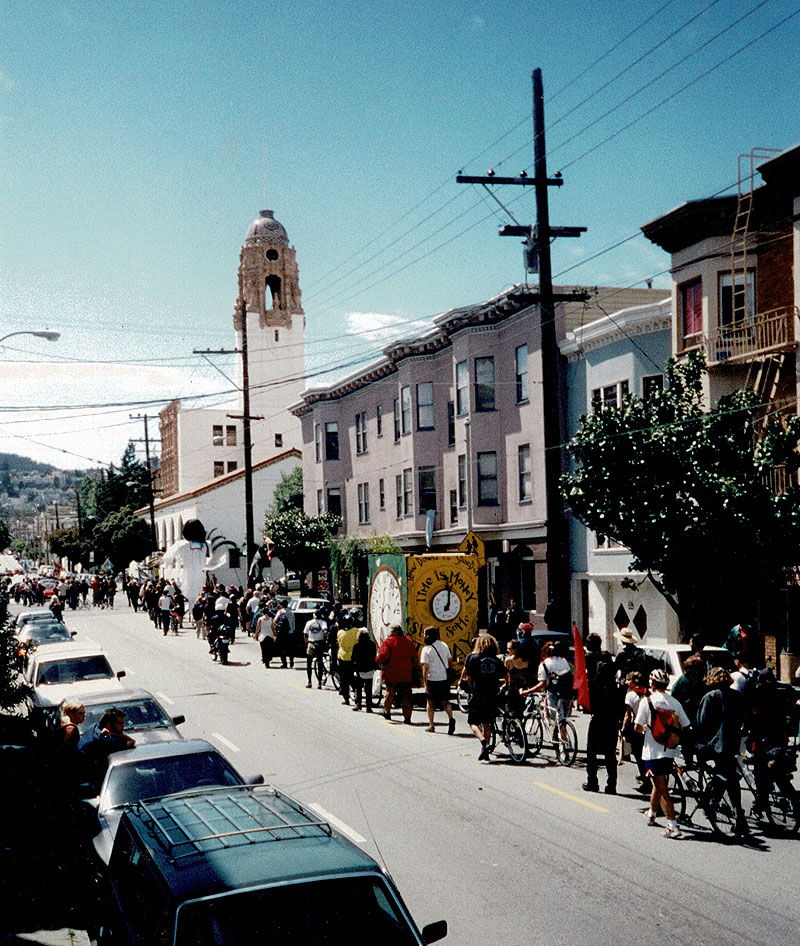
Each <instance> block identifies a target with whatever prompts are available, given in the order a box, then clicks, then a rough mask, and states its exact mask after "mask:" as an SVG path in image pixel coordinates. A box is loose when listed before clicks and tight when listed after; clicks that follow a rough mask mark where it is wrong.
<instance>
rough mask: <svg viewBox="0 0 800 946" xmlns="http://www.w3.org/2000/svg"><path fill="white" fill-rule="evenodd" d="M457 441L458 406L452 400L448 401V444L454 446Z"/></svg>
mask: <svg viewBox="0 0 800 946" xmlns="http://www.w3.org/2000/svg"><path fill="white" fill-rule="evenodd" d="M455 442H456V406H455V404H454V403H453V402H452V401H448V402H447V445H448V446H449V447H452V446H453V444H454V443H455Z"/></svg>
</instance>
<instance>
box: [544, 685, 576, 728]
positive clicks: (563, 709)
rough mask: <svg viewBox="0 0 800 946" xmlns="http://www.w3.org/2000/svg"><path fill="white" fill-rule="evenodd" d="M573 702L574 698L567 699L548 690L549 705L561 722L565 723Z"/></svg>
mask: <svg viewBox="0 0 800 946" xmlns="http://www.w3.org/2000/svg"><path fill="white" fill-rule="evenodd" d="M571 703H572V700H565V699H563V697H560V696H558V695H556V694H555V693H553V692H552V691H551V690H548V691H547V705H548V706H549V707H550V712H551V713H553V714H554V715H555V716H557V718H558V721H559V722H560V723H563V722H564V720H565V719H566V718H567V716H569V708H570V704H571Z"/></svg>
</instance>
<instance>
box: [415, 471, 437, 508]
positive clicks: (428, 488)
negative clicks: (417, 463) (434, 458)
mask: <svg viewBox="0 0 800 946" xmlns="http://www.w3.org/2000/svg"><path fill="white" fill-rule="evenodd" d="M417 490H418V492H419V511H420V512H421V513H422V514H423V515H424V514H425V513H426V512H427V511H428V510H429V509H436V467H435V466H421V467H418V469H417Z"/></svg>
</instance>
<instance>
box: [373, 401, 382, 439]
mask: <svg viewBox="0 0 800 946" xmlns="http://www.w3.org/2000/svg"><path fill="white" fill-rule="evenodd" d="M375 426H376V427H377V434H378V436H379V437H382V436H383V408H382V407H381V406H380V404H379V405H378V406H377V407H376V408H375Z"/></svg>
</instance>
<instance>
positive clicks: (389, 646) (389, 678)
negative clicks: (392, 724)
mask: <svg viewBox="0 0 800 946" xmlns="http://www.w3.org/2000/svg"><path fill="white" fill-rule="evenodd" d="M340 633H341V631H340ZM376 663H377V664H378V666H379V667H381V669H382V672H383V683H384V685H385V687H386V695H385V696H384V699H383V717H384V719H391V718H392V704H393V703H394V698H395V696H397V697H398V698H399V700H400V705H401V707H402V710H403V722H404V723H406V724H407V725H409V726H410V725H411V713H412V709H413V707H412V704H411V680H412V676H413V672H414V667H415V666H417V665H418V663H419V659H418V657H417V648H416V647H415V646H414V642H413V641H412V640H410V639H409V638H408V637H406V635H405V634H404V633H403V628H402V627H401V626H400V625H399V624H395V625H394V626H393V627H392V629H391V630H390V632H389V634H388V636H387V637H385V638H384V641H383V643H382V644H381V648H380V650H379V651H378V656H377V658H376Z"/></svg>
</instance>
